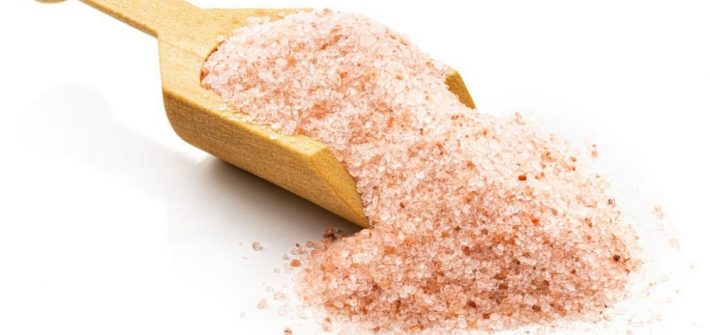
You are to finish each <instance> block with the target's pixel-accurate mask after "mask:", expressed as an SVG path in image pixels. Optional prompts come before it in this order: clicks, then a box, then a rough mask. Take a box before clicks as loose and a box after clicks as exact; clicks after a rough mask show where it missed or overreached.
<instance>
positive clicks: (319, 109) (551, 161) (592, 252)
mask: <svg viewBox="0 0 710 335" xmlns="http://www.w3.org/2000/svg"><path fill="white" fill-rule="evenodd" d="M445 69H446V68H445V67H444V66H443V65H442V64H440V63H438V62H436V61H435V60H433V59H431V58H429V57H428V56H427V55H425V54H423V53H422V52H421V51H420V50H418V49H417V48H416V47H414V46H413V45H412V44H411V43H410V42H409V41H408V40H407V39H405V38H404V37H402V36H400V35H397V34H395V33H393V32H392V31H390V30H389V29H388V28H386V27H384V26H381V25H379V24H377V23H374V22H372V21H370V20H368V19H366V18H364V17H361V16H356V15H350V14H342V13H336V12H331V11H329V10H325V11H320V12H313V13H299V14H294V15H290V16H287V17H285V18H284V19H282V20H279V21H274V22H267V21H263V20H258V21H254V22H252V23H251V24H250V25H249V26H247V27H243V28H239V29H238V30H237V31H235V33H234V35H233V36H231V37H230V38H229V39H228V40H227V41H225V42H224V44H223V45H221V46H220V48H219V49H218V50H217V51H216V52H215V53H214V54H213V55H212V56H211V57H210V58H209V59H208V60H207V62H206V63H205V65H204V79H203V85H204V86H205V87H208V88H210V89H212V90H214V91H215V92H216V93H218V94H219V95H221V96H222V97H224V98H225V99H227V100H228V101H229V102H230V103H231V104H233V105H234V106H235V107H237V108H238V109H240V110H242V111H243V112H245V113H247V114H248V115H249V117H251V118H252V119H253V120H254V121H256V122H260V123H264V124H269V125H271V126H272V127H273V128H274V129H279V130H280V131H281V132H283V133H284V134H294V133H297V134H304V135H307V136H311V137H314V138H316V139H318V140H320V141H322V142H324V143H326V144H328V145H329V146H330V147H331V148H332V150H333V151H334V153H335V154H336V156H337V157H338V158H339V159H340V160H341V161H342V162H343V164H345V166H346V167H347V168H348V171H349V172H350V173H351V175H352V176H353V177H354V178H355V180H356V182H357V188H358V191H359V192H360V194H361V197H362V201H363V205H364V208H365V213H366V215H367V216H368V218H369V220H370V223H371V226H372V228H369V229H364V230H362V231H361V232H359V233H356V234H354V235H352V236H348V237H344V238H340V239H337V238H333V237H334V236H333V235H331V236H328V238H326V239H324V241H323V243H322V244H317V245H315V246H314V247H313V248H310V249H312V250H311V251H310V252H306V253H301V254H300V255H297V256H296V257H298V258H300V259H302V260H303V270H302V271H301V272H300V274H299V292H298V293H299V294H300V296H301V298H302V299H303V300H304V302H305V303H306V304H308V305H311V306H314V307H317V308H322V309H324V310H325V311H326V312H328V313H329V314H330V315H331V316H333V317H334V318H335V319H336V320H341V321H350V322H352V323H354V324H359V325H362V326H363V327H367V328H369V329H370V330H371V331H373V332H379V331H389V330H395V331H396V330H403V331H408V332H413V331H419V330H431V329H436V328H438V327H445V328H447V329H449V330H451V329H484V330H497V329H509V328H513V327H516V326H520V325H524V324H529V323H541V322H546V321H548V320H552V319H559V318H576V317H581V316H584V315H591V314H595V313H598V312H600V311H602V310H603V309H604V308H606V306H608V305H610V304H612V303H614V301H616V300H618V299H619V298H620V297H621V296H622V295H623V289H624V287H625V284H626V283H627V280H628V274H629V273H630V272H631V271H633V270H635V269H636V268H637V266H638V263H639V262H638V261H637V260H636V259H635V258H634V257H633V255H632V252H633V251H634V250H635V248H636V245H635V235H634V232H633V231H632V229H631V228H630V227H629V226H627V225H625V224H623V223H622V221H621V215H620V213H619V211H618V209H617V208H616V205H615V202H614V200H613V199H611V198H609V197H608V196H607V194H606V188H607V183H606V182H605V180H604V179H603V178H602V177H600V176H599V175H597V174H595V173H594V172H592V171H589V170H588V165H589V162H588V157H587V155H583V154H581V153H579V152H578V151H576V150H574V149H573V148H570V147H569V146H568V145H567V144H566V143H565V142H564V141H563V140H562V139H559V138H557V137H556V136H554V135H544V134H541V133H540V132H538V131H537V130H536V129H535V128H534V127H532V126H530V125H528V124H527V123H526V122H525V120H523V118H522V117H521V116H520V115H515V116H513V117H509V118H502V117H496V116H492V115H486V114H482V113H479V112H478V111H477V110H473V109H469V108H467V107H466V106H464V105H463V104H461V103H460V102H459V101H458V99H457V97H456V96H454V95H453V94H452V93H450V92H449V91H448V89H447V87H446V85H445V83H444V76H445ZM596 155H597V152H596V148H595V149H594V150H593V151H592V153H591V154H590V156H596Z"/></svg>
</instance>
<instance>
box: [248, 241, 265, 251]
mask: <svg viewBox="0 0 710 335" xmlns="http://www.w3.org/2000/svg"><path fill="white" fill-rule="evenodd" d="M251 249H252V250H254V251H260V250H263V249H264V247H263V246H262V245H261V242H259V241H254V242H252V243H251Z"/></svg>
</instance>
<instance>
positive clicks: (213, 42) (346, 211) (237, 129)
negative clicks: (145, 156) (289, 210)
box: [82, 0, 474, 227]
mask: <svg viewBox="0 0 710 335" xmlns="http://www.w3.org/2000/svg"><path fill="white" fill-rule="evenodd" d="M82 1H83V2H85V3H87V4H89V5H91V6H92V7H95V8H97V9H99V10H101V11H103V12H105V13H107V14H109V15H111V16H113V17H116V18H118V19H120V20H121V21H124V22H126V23H128V24H130V25H132V26H134V27H136V28H138V29H140V30H142V31H144V32H146V33H148V34H150V35H153V36H155V37H157V38H158V45H159V50H160V51H159V53H160V72H161V76H162V88H163V97H164V102H165V110H166V112H167V115H168V119H169V120H170V124H171V125H172V127H173V129H174V130H175V132H176V133H177V134H178V135H179V136H180V137H181V138H183V139H184V140H185V141H187V142H188V143H190V144H192V145H194V146H196V147H198V148H200V149H202V150H205V151H207V152H209V153H211V154H212V155H215V156H217V157H219V158H221V159H223V160H225V161H227V162H229V163H231V164H234V165H236V166H238V167H240V168H242V169H244V170H246V171H249V172H250V173H252V174H254V175H257V176H259V177H261V178H263V179H266V180H269V181H270V182H272V183H274V184H276V185H279V186H281V187H283V188H285V189H287V190H289V191H291V192H293V193H295V194H297V195H299V196H301V197H303V198H305V199H307V200H309V201H311V202H313V203H315V204H317V205H319V206H321V207H323V208H326V209H328V210H330V211H331V212H333V213H335V214H338V215H339V216H341V217H343V218H345V219H346V220H349V221H351V222H353V223H355V224H357V225H359V226H361V227H367V226H368V221H367V218H366V217H365V215H364V214H363V209H362V202H361V200H360V195H359V194H358V193H357V190H356V188H355V181H354V180H353V178H352V177H351V176H350V175H349V174H348V172H347V170H346V169H345V167H344V166H343V165H342V164H341V163H340V162H338V161H337V159H336V158H335V156H334V155H333V153H332V152H331V150H330V149H329V148H328V146H326V145H325V144H323V143H321V142H319V141H317V140H315V139H312V138H309V137H306V136H284V135H280V134H278V133H276V132H274V131H273V130H272V129H271V128H270V127H266V126H261V125H257V124H253V123H249V122H246V121H244V118H243V114H241V113H240V112H239V111H237V110H234V109H232V108H231V107H229V106H228V104H226V102H225V101H224V100H223V99H222V98H220V97H219V96H217V95H216V94H214V93H213V92H211V91H209V90H207V89H205V88H203V87H202V86H201V85H200V77H201V71H202V64H203V62H204V61H205V59H207V57H208V56H209V55H210V54H211V53H212V52H213V51H214V50H215V49H216V48H217V46H219V44H220V43H221V42H222V41H223V40H224V39H225V38H227V37H229V36H230V35H231V33H232V31H234V29H235V28H237V27H238V26H240V25H244V24H245V23H246V19H247V18H248V17H252V16H270V17H274V18H278V17H282V16H283V15H285V14H288V13H290V12H293V11H296V9H201V8H197V7H195V6H193V5H191V4H189V3H188V2H186V1H183V0H142V1H141V0H82ZM136 80H140V78H136ZM446 81H447V84H448V86H449V89H450V90H451V91H452V92H453V93H455V94H456V95H458V96H459V98H460V100H461V101H462V102H463V103H465V104H466V105H468V106H470V107H474V103H473V100H472V99H471V96H470V95H469V93H468V91H467V90H466V86H465V84H464V82H463V80H462V79H461V76H459V74H458V73H457V72H456V71H454V70H451V71H450V73H449V74H448V76H447V79H446ZM235 192H239V190H235ZM263 201H269V199H264V200H263Z"/></svg>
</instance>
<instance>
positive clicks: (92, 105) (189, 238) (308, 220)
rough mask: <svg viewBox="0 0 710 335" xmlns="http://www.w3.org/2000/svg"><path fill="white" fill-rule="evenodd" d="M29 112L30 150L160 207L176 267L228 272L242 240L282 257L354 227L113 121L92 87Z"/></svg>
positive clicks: (62, 91)
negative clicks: (306, 242) (108, 179)
mask: <svg viewBox="0 0 710 335" xmlns="http://www.w3.org/2000/svg"><path fill="white" fill-rule="evenodd" d="M31 111H32V113H31V114H30V115H27V116H26V118H25V120H24V121H25V122H24V128H25V129H23V133H24V134H25V138H24V144H25V146H26V147H27V149H28V150H30V151H31V152H33V153H35V154H41V155H50V156H51V155H61V156H70V157H72V158H75V159H78V160H80V161H83V162H86V163H88V164H89V165H91V166H94V167H95V168H97V169H99V170H101V171H103V172H105V173H108V174H110V175H111V176H113V177H114V178H116V179H117V180H121V181H122V182H123V183H125V184H126V185H128V186H129V187H131V188H133V189H135V190H138V191H139V192H141V193H143V194H145V195H147V196H148V197H150V198H153V199H157V200H159V202H161V203H163V204H164V206H165V208H166V211H167V217H168V219H167V221H168V229H169V231H168V232H167V236H168V242H169V245H170V248H171V257H173V259H174V260H175V261H177V263H181V262H182V260H186V261H187V260H190V261H189V262H195V261H198V262H203V261H213V262H218V263H222V264H224V265H220V267H224V268H225V269H226V267H229V266H234V264H233V262H234V258H235V257H238V256H237V251H235V250H234V246H236V245H237V244H240V243H241V242H243V243H248V242H250V241H252V240H260V241H262V242H264V243H266V244H271V245H274V246H278V247H279V248H282V249H284V250H282V251H279V252H281V253H283V252H284V251H285V250H287V249H286V246H288V245H291V244H293V243H296V242H302V239H312V238H317V237H318V236H320V234H321V233H322V232H323V230H324V229H325V228H326V227H336V228H341V229H343V230H345V231H347V232H354V231H356V230H357V228H356V227H355V226H354V225H352V224H350V223H347V222H345V221H344V220H342V219H340V218H339V217H337V216H335V215H334V214H332V213H330V212H328V211H326V210H323V209H321V208H320V207H317V206H315V205H314V204H312V203H310V202H308V201H306V200H304V199H302V198H300V197H298V196H296V195H294V194H291V193H289V192H287V191H285V190H283V189H281V188H279V187H277V186H275V185H273V184H271V183H269V182H267V181H265V180H262V179H260V178H258V177H255V176H253V175H251V174H249V173H247V172H245V171H243V170H241V169H239V168H236V167H234V166H232V165H229V164H227V163H224V162H223V161H221V160H219V159H217V158H213V157H211V156H210V157H208V158H205V159H202V160H199V161H194V160H191V159H190V158H188V157H187V156H185V155H183V154H181V153H178V152H175V151H172V150H170V149H168V148H166V147H164V146H161V145H159V144H157V143H155V142H154V141H152V140H150V139H148V138H146V137H145V136H143V135H141V134H140V133H137V132H135V131H133V130H131V129H129V128H127V127H125V126H123V125H122V124H120V123H119V122H115V121H114V120H113V118H112V117H111V108H110V106H109V105H108V103H107V101H106V100H105V99H104V98H103V97H102V96H101V94H100V93H98V92H96V91H95V90H93V89H91V88H90V87H87V86H82V85H70V86H61V87H57V88H56V89H53V90H51V91H49V92H46V93H45V94H43V95H42V96H41V97H40V98H39V99H38V101H37V102H36V103H35V105H34V106H33V108H32V109H31ZM149 112H151V113H163V111H162V110H155V111H149ZM166 122H167V120H166ZM50 139H51V140H50ZM58 177H61V176H58ZM97 196H98V197H100V196H101V195H100V194H99V195H97ZM116 206H117V210H120V204H117V205H116ZM146 224H150V222H146ZM187 267H188V268H189V266H187ZM185 271H188V272H192V271H196V270H195V269H194V268H189V269H185Z"/></svg>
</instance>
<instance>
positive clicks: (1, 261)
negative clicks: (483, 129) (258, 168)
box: [0, 0, 710, 334]
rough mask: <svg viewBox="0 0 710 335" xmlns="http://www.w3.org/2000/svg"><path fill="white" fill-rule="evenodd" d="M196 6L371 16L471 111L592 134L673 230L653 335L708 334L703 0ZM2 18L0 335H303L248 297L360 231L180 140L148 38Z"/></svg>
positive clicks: (89, 17)
mask: <svg viewBox="0 0 710 335" xmlns="http://www.w3.org/2000/svg"><path fill="white" fill-rule="evenodd" d="M194 3H196V4H198V5H201V6H204V7H236V6H243V7H278V6H281V7H322V6H324V5H327V6H330V7H331V8H334V9H340V10H346V11H353V12H358V13H362V14H365V15H367V16H370V17H372V18H374V19H376V20H378V21H380V22H383V23H385V24H387V25H389V26H391V27H393V28H394V29H395V30H397V31H399V32H401V33H404V34H406V35H408V36H409V37H410V38H411V39H412V40H413V41H414V42H415V43H416V44H418V45H419V46H420V47H422V49H424V50H425V51H427V52H429V53H430V54H432V55H433V56H434V57H436V58H438V59H441V60H442V61H444V62H445V63H447V64H449V65H452V66H454V67H455V68H457V69H458V70H459V71H460V72H461V73H462V75H463V77H464V79H465V81H466V83H467V84H468V86H469V88H470V91H471V93H472V95H473V97H474V99H475V100H476V103H477V105H478V107H479V109H480V110H482V111H483V112H488V113H497V114H510V113H512V112H515V111H520V112H523V113H526V114H529V113H532V114H533V115H534V117H535V118H538V119H540V120H542V122H544V123H545V124H547V125H548V127H549V128H550V129H556V130H559V131H562V132H563V133H565V134H567V135H568V136H571V137H573V138H579V139H582V140H584V141H595V142H596V143H599V145H600V147H601V155H602V157H601V160H602V161H603V162H607V165H609V166H613V167H614V168H613V169H610V170H611V171H612V172H610V178H612V180H613V181H614V180H615V179H616V181H617V184H616V185H623V187H631V188H633V190H634V191H635V192H636V194H639V196H640V197H643V198H644V201H645V200H646V199H647V200H648V203H649V204H661V205H662V206H663V208H664V209H665V212H666V216H667V220H668V221H669V222H671V223H673V224H675V225H676V227H677V229H678V234H679V237H680V241H681V245H682V250H683V255H684V256H683V257H682V259H679V260H678V262H679V263H682V264H683V266H686V265H687V267H688V271H687V273H684V274H683V278H682V283H683V284H682V288H681V291H682V293H683V294H682V295H681V296H680V298H679V301H678V302H677V303H676V304H675V305H673V306H674V307H673V310H672V311H671V312H669V313H668V315H667V316H666V317H665V318H664V320H663V321H662V322H665V324H666V326H665V328H663V329H665V330H664V331H661V332H659V333H669V332H671V331H673V332H676V333H678V334H708V333H709V331H710V330H709V329H708V320H707V317H708V313H707V311H708V301H709V299H710V295H709V294H708V284H709V283H710V276H709V275H708V273H709V269H708V265H709V264H708V261H707V258H708V255H710V252H709V251H710V250H709V248H708V245H710V241H708V236H709V234H708V233H709V232H710V228H708V227H710V195H709V194H708V191H709V190H710V160H709V158H708V156H709V155H710V149H708V146H709V145H710V130H709V129H708V128H709V124H708V121H709V120H710V119H709V117H708V114H709V113H710V19H708V17H710V9H709V8H708V6H707V5H706V4H707V2H704V1H695V2H689V1H664V2H657V1H638V2H629V1H588V2H585V3H582V2H573V1H555V2H549V1H516V2H512V1H495V2H493V1H490V2H486V3H482V2H475V1H443V0H438V1H434V2H429V3H423V2H421V3H420V2H406V4H405V2H401V3H399V2H397V1H382V0H376V1H370V0H367V1H366V0H358V1H350V2H345V1H337V2H336V1H257V0H251V1H250V0H240V1H227V0H223V1H208V0H202V1H194ZM0 28H1V30H0V36H1V39H0V41H2V47H1V49H0V69H2V72H1V73H0V75H1V77H0V101H1V102H2V105H1V106H2V107H0V108H1V110H0V152H1V156H0V160H2V162H1V163H0V334H167V333H169V334H282V332H283V329H284V327H285V326H292V327H294V328H295V329H294V330H295V331H296V334H307V333H310V332H311V331H309V330H304V331H301V332H298V330H300V329H301V328H298V327H299V321H293V320H292V319H293V318H294V316H293V315H290V316H289V317H287V318H281V317H278V316H277V315H276V311H275V308H272V307H271V306H270V308H269V309H268V310H267V311H258V310H257V309H256V308H255V306H256V303H257V302H258V301H259V299H261V298H263V297H266V296H267V294H266V291H265V289H264V285H265V284H264V283H266V284H267V285H274V286H278V284H279V283H281V282H283V281H285V280H287V279H286V278H287V276H285V275H283V274H281V275H276V274H274V272H273V267H274V266H278V265H279V264H280V263H281V261H280V257H281V255H283V254H284V253H286V252H287V251H288V250H289V247H290V246H291V245H292V244H293V243H295V242H303V241H305V240H308V239H314V238H317V237H318V236H319V235H320V233H321V232H322V230H323V228H324V227H327V226H337V227H343V228H346V229H349V230H351V231H352V230H354V228H352V227H351V226H350V225H349V224H347V223H345V222H343V221H342V220H340V219H338V218H336V217H335V216H333V215H331V214H329V213H327V212H325V211H323V210H321V209H319V208H317V207H316V206H314V205H311V204H309V203H307V202H306V201H304V200H301V199H300V198H298V197H296V196H294V195H291V194H289V193H287V192H285V191H282V190H280V189H278V188H277V187H275V186H272V185H271V184H269V183H267V182H265V181H262V180H259V179H257V178H255V177H253V176H251V175H249V174H247V173H245V172H243V171H241V170H239V169H237V168H234V167H231V166H228V165H226V164H224V163H222V162H220V161H219V160H217V159H215V158H214V157H211V156H209V155H207V154H205V153H202V152H200V151H199V150H197V149H195V148H193V147H191V146H189V145H188V144H185V143H183V142H182V141H181V140H180V139H179V138H178V137H177V136H176V135H174V134H173V132H172V130H171V129H170V127H169V125H168V123H167V120H166V119H165V117H164V113H163V106H162V99H161V91H160V74H159V71H158V58H157V48H156V43H155V41H154V40H152V38H151V37H149V36H148V35H145V34H142V33H140V32H139V31H136V30H133V29H132V28H130V27H128V26H125V25H123V24H122V23H120V22H118V21H116V20H114V19H112V18H110V17H107V16H105V15H103V14H101V13H99V12H97V11H95V10H93V9H91V8H89V7H88V6H86V5H84V4H81V3H78V2H77V1H67V2H64V3H60V4H53V5H47V4H40V3H38V2H35V1H30V0H3V1H0ZM627 185H628V186H627ZM619 187H622V186H619ZM649 206H650V205H649ZM649 210H650V207H649ZM254 240H259V241H261V242H262V243H263V244H264V246H265V250H263V251H262V252H260V253H255V252H254V251H252V250H251V248H250V247H249V244H250V243H251V241H254ZM240 242H241V243H242V245H240ZM245 258H246V259H245ZM691 267H692V269H691ZM241 313H244V316H241V315H240V314H241ZM289 318H290V319H289Z"/></svg>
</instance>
